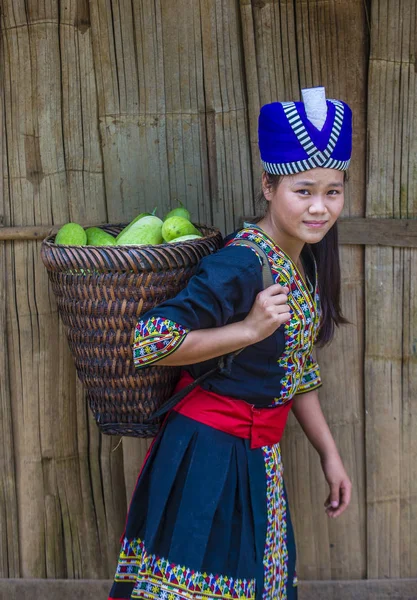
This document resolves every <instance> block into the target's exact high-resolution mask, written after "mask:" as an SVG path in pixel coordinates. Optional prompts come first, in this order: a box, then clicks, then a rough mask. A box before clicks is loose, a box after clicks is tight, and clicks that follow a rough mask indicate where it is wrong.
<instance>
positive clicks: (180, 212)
mask: <svg viewBox="0 0 417 600" xmlns="http://www.w3.org/2000/svg"><path fill="white" fill-rule="evenodd" d="M171 217H182V218H183V219H187V221H190V220H191V215H190V213H189V212H188V210H187V209H186V208H185V206H184V204H183V203H182V202H180V206H177V208H173V209H172V210H171V211H169V213H167V214H166V215H165V217H164V221H166V220H167V219H170V218H171Z"/></svg>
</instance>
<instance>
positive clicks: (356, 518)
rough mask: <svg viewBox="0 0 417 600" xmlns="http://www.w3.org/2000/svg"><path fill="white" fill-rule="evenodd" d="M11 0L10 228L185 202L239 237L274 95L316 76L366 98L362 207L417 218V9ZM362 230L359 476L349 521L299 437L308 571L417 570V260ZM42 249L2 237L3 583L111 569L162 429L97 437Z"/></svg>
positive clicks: (335, 0)
mask: <svg viewBox="0 0 417 600" xmlns="http://www.w3.org/2000/svg"><path fill="white" fill-rule="evenodd" d="M0 5H1V57H0V68H1V71H0V74H1V90H2V105H1V115H0V122H1V131H2V134H3V135H2V169H3V178H2V182H1V185H2V186H3V193H2V194H0V225H3V226H4V227H5V228H11V227H15V228H16V227H19V228H20V227H26V228H37V227H40V226H47V227H53V226H54V225H56V224H60V223H63V222H65V221H68V220H74V221H78V222H82V223H99V222H120V221H128V220H129V219H131V218H132V217H133V216H134V215H135V214H137V213H138V212H142V211H143V210H152V209H153V208H154V207H155V206H157V207H158V211H159V213H160V214H163V213H164V212H165V211H166V210H168V209H169V208H170V207H172V206H174V205H175V203H176V201H177V199H179V200H181V201H182V202H184V203H185V204H186V205H187V207H188V208H189V209H190V211H191V213H192V216H193V219H194V220H195V221H198V222H202V223H208V224H214V225H216V226H218V227H220V228H221V229H222V231H224V232H229V231H231V230H232V229H233V228H234V227H235V226H236V225H238V224H239V223H240V221H241V219H242V216H243V215H248V214H253V212H254V211H255V210H256V207H255V206H254V200H253V198H254V194H255V192H256V191H257V190H258V187H259V181H260V173H261V171H260V164H259V154H258V149H257V115H258V112H259V108H260V106H261V105H262V104H263V103H265V102H269V101H273V100H288V99H297V98H299V94H300V88H301V87H305V86H314V85H325V86H326V90H327V95H328V97H338V98H342V99H344V100H345V101H347V102H348V103H349V104H350V105H351V107H352V109H353V114H354V132H355V133H354V155H353V161H352V167H351V170H350V179H349V183H348V190H347V203H346V207H345V212H344V216H345V217H346V218H349V219H352V218H363V217H365V216H366V217H373V218H390V219H397V220H398V219H415V218H416V216H417V215H416V210H417V209H416V200H415V198H416V197H417V196H416V172H417V171H416V165H415V161H416V158H415V157H416V155H417V154H416V150H417V148H416V144H417V142H416V135H415V131H414V130H415V127H416V124H417V121H416V110H415V108H416V100H415V77H416V76H415V69H416V63H415V61H416V58H415V48H416V39H415V36H416V34H415V30H416V18H417V16H416V7H415V2H414V0H401V2H398V3H396V4H395V10H393V8H392V7H393V4H392V3H390V2H389V1H388V0H372V2H365V1H364V0H351V1H350V2H345V0H326V1H323V0H295V1H293V0H291V1H289V0H285V1H283V0H281V1H278V0H262V1H261V0H240V1H239V2H238V1H237V0H204V1H201V2H196V1H195V0H176V1H175V2H174V0H138V1H132V0H89V1H88V0H61V2H59V3H58V2H54V1H53V0H45V1H44V2H42V3H40V2H25V1H24V0H1V2H0ZM366 172H367V173H368V176H366ZM0 191H1V190H0ZM350 222H351V221H350ZM400 227H401V226H400ZM33 230H34V229H33ZM401 231H402V229H401V228H400V229H398V230H396V233H395V234H393V237H392V238H390V239H392V240H393V241H392V245H393V246H394V245H397V243H396V242H395V240H397V242H398V235H399V234H400V232H401ZM361 235H362V237H361V236H360V235H359V234H358V237H355V240H357V243H358V245H357V246H355V245H352V244H350V245H346V246H343V247H342V249H341V255H342V265H343V275H342V276H343V307H344V311H345V314H346V316H347V317H348V319H349V320H350V321H351V323H352V325H350V326H347V327H344V328H342V329H341V330H340V331H338V333H337V336H336V340H335V341H334V342H333V344H332V345H331V347H330V348H327V349H326V350H324V351H322V352H320V362H321V365H322V371H323V377H324V381H325V385H324V387H323V389H322V391H321V399H322V403H323V407H324V410H325V413H326V415H327V418H328V420H329V423H330V425H331V428H332V431H333V432H334V435H335V437H336V439H337V442H338V444H339V447H340V449H341V452H342V454H343V457H344V459H345V461H346V465H347V467H348V470H349V472H350V474H351V476H352V479H353V482H354V492H353V501H352V506H351V508H350V509H349V511H348V512H347V513H346V514H345V515H344V516H343V517H342V518H341V519H339V520H337V521H336V522H333V521H329V520H327V519H326V518H325V515H324V511H323V507H322V505H323V502H324V499H325V496H326V486H325V484H324V481H323V476H322V474H321V469H320V464H319V460H318V457H317V456H316V455H315V453H314V452H313V451H312V450H311V449H310V448H309V446H308V443H307V441H306V440H305V438H304V437H303V434H302V433H301V431H300V429H299V427H298V425H297V424H296V423H295V421H294V420H293V419H291V420H290V423H289V427H288V430H287V432H286V434H285V439H284V443H283V448H284V459H285V465H286V481H287V487H288V491H289V496H290V502H291V506H292V513H293V519H294V522H295V528H296V535H297V541H298V557H299V559H298V572H299V575H300V577H301V578H304V579H310V580H311V579H317V580H324V579H340V580H343V579H345V580H357V579H363V578H387V577H392V578H410V577H417V507H416V498H417V467H416V465H417V460H416V459H417V443H416V439H415V435H413V431H415V430H416V415H417V405H416V384H415V381H416V359H415V357H416V339H417V337H416V336H417V332H416V328H417V306H416V304H415V297H416V296H415V291H416V290H415V281H416V267H415V263H414V260H413V259H414V258H415V253H416V252H417V251H416V250H415V249H413V248H407V249H404V248H399V247H396V248H393V247H390V245H389V244H388V246H387V245H386V246H385V247H383V248H379V247H375V248H374V247H369V248H366V249H364V246H363V242H364V241H366V240H364V239H363V234H361ZM410 239H412V234H411V233H410ZM359 244H361V245H359ZM410 244H411V245H412V242H410ZM39 250H40V242H39V241H38V240H36V239H30V240H28V239H23V238H21V239H19V240H14V241H13V240H7V241H3V242H0V302H1V304H0V369H1V379H0V415H1V423H2V436H1V439H0V534H1V538H0V539H1V541H0V578H8V577H10V578H16V577H26V578H29V577H34V578H43V577H50V578H57V579H62V578H64V579H66V578H68V579H72V578H85V579H94V578H99V579H101V578H107V577H112V575H113V571H114V567H115V564H116V558H117V553H118V539H119V536H120V534H121V532H122V529H123V525H124V518H125V513H126V508H127V502H128V500H129V498H130V494H131V491H132V489H133V486H134V483H135V480H136V477H137V473H138V470H139V467H140V464H141V461H142V460H143V457H144V453H145V452H146V449H147V446H148V444H149V442H146V441H139V440H136V439H124V440H123V441H122V443H121V444H119V440H118V439H117V438H111V437H106V436H101V435H100V434H99V433H98V431H97V428H96V426H95V424H94V423H93V422H92V419H91V417H90V415H89V413H88V410H87V408H86V405H85V402H84V398H83V393H82V389H81V386H80V385H79V383H78V382H77V380H76V376H75V371H74V367H73V364H72V360H71V356H70V353H69V350H68V347H67V343H66V340H65V338H64V334H63V330H62V326H61V324H60V321H59V319H58V315H57V309H56V304H55V300H54V298H53V295H52V292H51V290H50V289H49V287H48V282H47V276H46V272H45V269H44V267H43V265H42V263H41V261H40V257H39Z"/></svg>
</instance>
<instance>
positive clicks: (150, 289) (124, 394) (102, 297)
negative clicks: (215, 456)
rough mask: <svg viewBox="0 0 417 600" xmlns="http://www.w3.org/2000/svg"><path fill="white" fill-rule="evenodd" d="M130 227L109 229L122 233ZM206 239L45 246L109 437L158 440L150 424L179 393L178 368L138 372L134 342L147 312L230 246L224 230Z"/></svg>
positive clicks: (71, 337) (80, 367) (73, 343)
mask: <svg viewBox="0 0 417 600" xmlns="http://www.w3.org/2000/svg"><path fill="white" fill-rule="evenodd" d="M123 227H124V225H118V226H117V225H106V226H102V229H104V230H105V231H107V232H109V233H111V234H113V235H117V234H118V233H119V232H120V231H121V230H122V229H123ZM196 227H197V228H198V229H199V230H200V232H201V233H202V234H203V235H204V237H203V238H201V239H196V240H192V241H189V242H183V243H178V244H162V245H159V246H101V247H95V246H60V245H57V244H55V243H54V239H55V237H54V236H50V237H48V238H47V239H46V240H44V242H43V244H42V250H41V256H42V260H43V263H44V265H45V267H46V269H47V271H48V276H49V279H50V281H51V284H52V289H53V291H54V294H55V296H56V299H57V303H58V310H59V313H60V315H61V317H62V320H63V323H64V325H65V328H66V333H67V337H68V342H69V345H70V348H71V352H72V355H73V357H74V360H75V366H76V369H77V373H78V377H79V378H80V380H81V381H82V383H83V384H84V386H85V389H86V392H87V398H88V402H89V405H90V408H91V410H92V412H93V414H94V417H95V419H96V422H97V424H98V426H99V428H100V429H101V431H102V432H103V433H108V434H113V435H128V436H134V437H152V436H153V435H155V434H156V432H157V431H158V427H159V423H158V422H152V423H150V424H149V423H145V422H144V421H147V420H149V419H151V418H152V414H153V413H154V412H155V411H156V410H157V409H158V408H159V407H160V405H161V404H163V403H164V402H165V401H166V400H167V399H168V398H169V397H170V396H171V395H172V391H173V389H174V387H175V384H176V382H177V380H178V377H179V371H180V369H179V368H176V367H163V366H157V365H156V366H154V367H147V368H146V367H145V368H143V369H135V367H134V363H133V353H132V343H133V336H134V328H135V325H136V322H137V320H138V318H139V317H140V315H141V314H143V313H144V312H146V311H147V310H149V309H150V308H152V307H153V306H156V305H157V304H160V303H161V302H163V301H164V300H167V299H168V298H172V297H173V296H175V295H176V294H177V293H178V292H179V291H180V290H181V289H182V288H184V287H185V285H186V284H187V282H188V280H189V279H190V277H191V276H192V275H193V273H194V272H195V270H196V266H197V264H198V262H199V261H200V259H201V258H203V257H204V256H206V255H208V254H211V253H213V252H215V251H216V250H217V249H218V248H220V246H221V244H222V236H221V234H220V232H219V231H218V230H217V229H214V228H208V227H203V226H199V225H197V226H196Z"/></svg>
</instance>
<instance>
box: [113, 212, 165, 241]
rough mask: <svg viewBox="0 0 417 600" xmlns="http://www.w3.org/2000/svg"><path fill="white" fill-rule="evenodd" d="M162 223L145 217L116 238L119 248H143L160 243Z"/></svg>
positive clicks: (152, 217) (159, 220)
mask: <svg viewBox="0 0 417 600" xmlns="http://www.w3.org/2000/svg"><path fill="white" fill-rule="evenodd" d="M162 225H163V221H162V220H161V219H159V218H158V217H154V216H152V215H151V216H146V217H142V218H141V219H139V220H137V221H136V222H135V223H133V224H132V225H131V226H130V227H129V229H128V230H127V231H126V232H125V233H123V232H122V233H123V235H122V234H119V235H118V236H117V240H116V243H117V245H119V246H144V245H152V246H154V245H156V244H161V243H162V241H163V240H162Z"/></svg>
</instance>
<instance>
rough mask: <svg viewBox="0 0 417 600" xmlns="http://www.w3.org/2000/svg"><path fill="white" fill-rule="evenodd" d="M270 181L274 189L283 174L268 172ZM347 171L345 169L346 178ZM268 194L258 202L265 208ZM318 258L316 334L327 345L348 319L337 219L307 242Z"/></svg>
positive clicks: (260, 195)
mask: <svg viewBox="0 0 417 600" xmlns="http://www.w3.org/2000/svg"><path fill="white" fill-rule="evenodd" d="M265 175H266V178H267V182H268V185H270V186H271V188H272V189H273V190H275V189H276V188H277V186H278V184H279V182H280V180H281V175H271V174H270V173H265ZM346 179H347V175H346V172H345V181H346ZM266 202H267V201H266V199H265V196H264V194H263V192H262V191H261V192H260V193H259V194H258V196H257V198H256V203H257V204H258V205H259V204H261V205H263V209H264V211H265V210H267V207H266V206H265V203H266ZM306 246H307V247H308V248H310V249H311V252H312V254H313V256H314V258H315V261H316V264H317V273H318V284H319V290H320V302H321V311H322V315H321V323H320V330H319V334H318V338H317V345H318V346H325V345H326V344H328V343H329V342H331V340H332V339H333V336H334V331H335V326H337V327H339V325H343V324H346V323H349V321H348V320H347V319H346V318H345V317H344V316H343V314H342V309H341V305H340V292H341V276H340V259H339V243H338V233H337V222H336V223H335V224H334V225H333V227H332V228H331V229H329V231H328V232H327V233H326V235H325V236H324V237H323V239H322V240H320V242H317V244H306Z"/></svg>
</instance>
